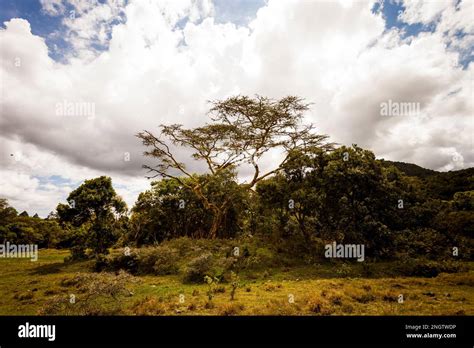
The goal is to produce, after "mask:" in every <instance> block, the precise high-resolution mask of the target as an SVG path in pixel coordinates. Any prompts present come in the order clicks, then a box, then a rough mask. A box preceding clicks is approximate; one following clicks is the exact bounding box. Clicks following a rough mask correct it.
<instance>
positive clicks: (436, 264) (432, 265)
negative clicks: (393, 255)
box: [396, 259, 464, 278]
mask: <svg viewBox="0 0 474 348" xmlns="http://www.w3.org/2000/svg"><path fill="white" fill-rule="evenodd" d="M463 270H464V267H463V266H462V265H461V264H459V263H458V262H455V261H451V260H448V261H430V260H425V259H407V260H404V261H399V262H397V266H396V271H397V272H398V273H400V274H401V275H403V276H409V277H426V278H433V277H436V276H437V275H438V274H440V273H443V272H444V273H457V272H461V271H463Z"/></svg>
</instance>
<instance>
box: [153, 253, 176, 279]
mask: <svg viewBox="0 0 474 348" xmlns="http://www.w3.org/2000/svg"><path fill="white" fill-rule="evenodd" d="M154 256H155V257H154V261H155V262H154V264H153V271H154V273H155V274H158V275H166V274H178V271H179V265H178V260H179V253H178V251H177V250H176V249H171V248H169V247H167V246H162V247H158V248H156V250H155V253H154Z"/></svg>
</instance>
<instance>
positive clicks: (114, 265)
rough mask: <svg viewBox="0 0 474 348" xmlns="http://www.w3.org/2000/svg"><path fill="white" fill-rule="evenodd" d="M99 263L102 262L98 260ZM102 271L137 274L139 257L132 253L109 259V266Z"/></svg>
mask: <svg viewBox="0 0 474 348" xmlns="http://www.w3.org/2000/svg"><path fill="white" fill-rule="evenodd" d="M97 262H102V261H101V260H99V259H98V260H97V261H96V264H97ZM102 270H108V271H120V270H124V271H127V272H129V273H131V274H136V273H137V271H138V255H137V254H134V253H131V254H130V255H125V254H120V255H118V256H116V257H113V258H107V264H106V266H105V267H104V268H103V269H102Z"/></svg>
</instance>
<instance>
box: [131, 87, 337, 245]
mask: <svg viewBox="0 0 474 348" xmlns="http://www.w3.org/2000/svg"><path fill="white" fill-rule="evenodd" d="M211 104H212V107H211V109H210V111H209V116H210V119H211V122H209V123H207V124H205V125H204V126H202V127H197V128H192V129H187V128H184V127H183V125H181V124H172V125H161V126H160V128H161V130H160V135H159V136H155V135H153V134H152V133H151V132H149V131H146V130H145V131H143V132H140V133H138V134H137V137H138V138H140V139H141V140H142V142H143V145H145V146H146V147H148V148H149V149H148V150H147V151H145V152H144V155H146V156H150V157H153V158H156V159H158V164H157V165H156V166H150V165H144V166H143V167H144V168H146V169H148V171H149V173H151V174H150V175H149V176H148V178H155V177H162V178H170V179H173V180H176V181H177V182H179V183H180V185H182V186H185V187H188V188H189V189H191V190H192V191H193V192H194V193H195V194H196V196H197V197H199V199H200V200H201V201H202V202H203V204H204V206H205V207H206V209H209V210H210V211H211V212H212V214H213V221H212V225H211V228H210V231H209V237H210V238H215V237H217V232H218V230H219V227H220V226H221V224H222V221H223V220H224V217H225V215H226V213H227V210H228V207H229V204H230V202H231V200H232V196H231V195H230V196H228V197H227V198H226V199H224V200H223V201H220V202H218V203H217V202H215V201H212V200H211V199H210V198H209V197H208V196H207V195H206V194H205V192H204V191H205V190H204V188H205V186H206V185H207V184H208V181H203V180H198V179H197V177H196V176H195V175H193V174H192V173H190V172H189V171H188V170H187V168H186V166H185V164H184V163H183V162H180V161H179V159H178V158H177V157H176V153H175V152H174V150H172V147H183V148H187V149H190V150H191V151H192V157H193V158H194V159H195V160H198V161H202V162H204V163H205V164H206V165H207V169H208V174H209V175H208V177H209V178H212V177H214V176H219V175H222V174H223V173H224V172H230V173H234V174H235V175H236V174H237V169H238V167H239V165H241V164H250V165H251V166H252V167H253V176H252V178H251V179H250V180H249V181H248V182H245V183H243V184H242V187H243V188H245V189H246V190H250V191H252V190H253V188H254V187H255V185H256V184H257V183H258V182H260V181H261V180H263V179H265V178H266V177H268V176H270V175H272V174H275V173H277V172H279V171H280V170H282V168H283V166H284V164H285V163H286V162H287V161H288V159H289V157H290V154H291V153H292V152H293V151H296V150H298V151H301V152H303V153H304V152H306V151H314V149H316V148H322V149H330V148H332V144H330V143H326V139H327V136H326V135H321V134H316V132H315V127H314V125H313V124H308V125H302V120H303V116H304V112H305V111H307V110H308V109H309V104H307V103H305V102H304V100H303V99H301V98H299V97H296V96H287V97H284V98H282V99H279V100H274V99H270V98H266V97H262V96H258V95H257V96H255V97H254V98H250V97H247V96H235V97H230V98H228V99H225V100H218V101H212V102H211ZM274 149H280V150H283V153H284V155H283V158H282V160H281V161H280V162H279V163H277V164H275V165H274V166H273V167H272V168H270V169H267V170H265V171H263V170H262V166H261V160H262V157H263V155H264V154H266V153H267V152H269V151H270V150H274ZM182 177H187V178H189V180H183V179H182Z"/></svg>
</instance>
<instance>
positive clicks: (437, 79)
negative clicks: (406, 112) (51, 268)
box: [0, 0, 474, 212]
mask: <svg viewBox="0 0 474 348" xmlns="http://www.w3.org/2000/svg"><path fill="white" fill-rule="evenodd" d="M90 3H91V2H82V1H78V0H75V1H72V2H69V4H72V6H74V8H76V9H77V12H78V14H79V15H78V17H77V18H76V20H70V19H69V18H65V19H64V24H65V25H66V27H67V31H66V33H67V34H66V35H67V37H68V39H69V40H71V42H72V43H73V48H74V50H75V52H76V54H75V57H74V55H72V57H71V59H70V60H69V62H68V63H67V64H59V63H56V62H54V61H53V60H52V59H51V58H49V57H48V48H47V46H46V44H45V42H44V39H43V38H40V37H38V36H35V35H33V34H32V33H31V30H30V27H29V24H28V22H27V21H25V20H22V19H12V20H11V21H9V22H7V23H6V29H5V30H1V31H0V36H1V42H2V48H1V49H2V61H1V65H0V69H1V71H0V72H1V74H2V77H3V80H2V81H3V83H4V86H3V87H2V99H1V106H2V113H1V118H0V127H1V133H0V135H1V138H0V139H1V141H2V145H4V144H8V147H5V149H7V148H8V150H7V151H6V153H8V152H14V151H13V150H17V149H21V150H22V151H23V152H24V153H25V156H26V158H28V161H27V162H26V164H24V167H22V171H21V175H17V176H15V174H14V173H16V172H17V171H18V168H17V167H16V166H13V164H12V163H11V158H10V157H9V155H7V156H4V157H2V158H1V164H2V168H4V166H6V167H5V168H6V169H4V171H3V172H2V174H3V183H2V186H1V190H0V196H1V195H6V196H7V197H9V198H10V199H12V200H13V202H14V205H15V206H18V207H28V209H31V211H32V212H33V211H38V212H40V211H41V212H46V211H50V210H52V209H53V208H54V207H55V206H56V204H57V202H58V200H59V199H64V198H65V195H66V194H67V193H68V192H69V191H68V190H70V188H71V187H70V186H68V185H72V184H68V185H63V186H61V185H59V184H57V185H56V186H57V187H58V188H57V190H56V189H54V187H52V186H48V185H46V184H44V183H41V182H39V181H38V179H37V177H49V176H52V175H61V176H62V177H64V178H68V179H70V180H71V181H70V182H71V183H74V184H77V183H78V182H80V181H82V180H84V179H86V178H90V177H94V176H98V175H104V174H105V175H110V176H112V178H113V181H114V184H115V185H116V186H117V187H118V188H117V190H118V191H119V192H120V193H121V194H122V195H123V196H124V197H125V198H126V199H127V201H128V203H129V204H132V203H133V200H134V199H135V197H136V195H137V193H138V192H139V191H141V190H143V189H145V188H146V186H147V181H146V180H145V179H144V178H143V176H144V175H145V173H144V171H143V170H142V169H141V165H142V163H143V162H144V161H147V160H146V159H144V158H143V157H142V156H141V152H142V151H143V147H142V146H141V144H140V142H139V141H138V139H136V138H135V137H134V134H135V133H137V132H139V131H141V130H143V129H148V130H152V131H153V130H157V126H158V125H159V124H160V123H171V122H173V123H184V124H185V125H187V126H196V125H199V124H202V123H203V122H205V121H206V120H207V118H206V116H205V114H206V111H207V108H208V105H207V104H206V101H207V100H212V99H219V98H224V97H227V96H229V95H233V94H237V93H241V94H249V95H253V94H255V93H259V94H263V95H267V96H270V97H280V96H283V95H286V94H297V95H300V96H302V97H304V98H306V99H307V100H308V101H310V102H314V105H313V108H312V111H311V112H310V113H309V114H308V120H310V121H312V122H315V123H316V125H317V126H318V127H319V129H320V131H321V132H324V133H328V134H329V135H330V136H331V140H333V141H338V142H340V143H344V144H351V143H357V144H358V145H360V146H363V147H368V148H370V149H372V150H374V151H375V153H376V155H378V156H379V157H385V158H387V159H392V160H401V161H407V162H415V163H417V164H420V165H422V166H425V167H429V168H433V169H443V170H449V169H456V168H461V167H471V166H472V165H473V163H474V158H473V152H472V131H473V121H472V114H473V109H474V108H473V104H472V98H471V97H472V72H473V65H472V64H471V65H470V66H469V67H468V68H467V69H464V70H463V69H462V68H461V67H460V66H459V64H458V58H459V53H458V51H457V50H455V49H454V48H453V47H451V48H450V47H447V45H446V42H447V41H446V40H448V39H449V40H451V42H455V41H454V40H458V41H456V42H455V43H456V45H458V46H459V47H461V46H462V47H464V48H465V49H469V48H470V47H472V44H469V42H468V41H466V40H469V39H468V38H467V39H466V37H468V35H465V36H464V37H463V38H456V35H455V31H453V32H452V33H451V34H449V35H450V36H449V38H447V36H446V35H448V34H446V30H448V31H449V30H451V29H452V30H454V29H453V28H463V30H464V31H465V32H466V33H468V32H469V30H472V23H471V22H469V21H466V20H465V19H464V18H465V17H464V16H465V15H466V13H468V12H463V13H464V16H461V15H460V13H459V11H469V5H465V3H464V2H462V3H461V4H460V5H458V7H457V8H455V7H454V4H451V5H449V6H448V5H446V6H447V7H445V8H443V10H442V11H441V17H439V16H440V15H439V13H440V11H439V8H435V7H433V8H431V7H430V9H429V11H428V10H427V12H423V14H421V12H420V11H421V9H420V8H419V7H417V6H416V5H413V7H410V6H411V5H410V6H408V7H407V11H408V12H407V14H406V18H405V19H404V20H406V21H413V22H418V21H422V22H423V23H424V22H430V21H432V20H433V18H439V24H438V26H439V27H438V29H437V30H436V31H435V32H433V33H431V32H427V33H423V34H420V35H418V36H417V37H412V38H405V39H404V38H402V35H401V33H400V32H399V31H398V30H390V31H388V32H387V31H386V30H385V23H384V20H383V18H382V16H381V14H376V13H372V12H371V11H370V9H371V8H372V3H369V2H351V3H348V2H319V1H297V2H296V1H269V2H268V4H267V5H266V6H264V7H263V8H261V9H260V10H259V11H258V13H257V16H256V17H255V19H254V20H253V21H252V22H251V23H249V26H248V27H242V26H235V25H234V24H231V23H227V24H219V23H216V22H215V20H214V19H213V17H212V15H213V13H214V10H213V7H212V4H211V3H210V2H207V1H199V2H198V1H171V2H161V1H160V2H155V1H131V2H130V4H128V5H127V6H126V7H125V8H122V7H121V6H119V5H117V4H118V3H117V2H112V1H109V2H107V3H105V4H99V5H97V6H90V5H88V4H90ZM46 8H47V7H46ZM45 10H46V9H45ZM117 14H120V15H121V16H123V18H126V21H118V22H114V20H113V18H115V16H116V15H117ZM185 17H187V18H189V19H190V20H189V21H188V22H187V24H186V25H185V26H184V28H181V27H180V26H177V23H178V22H180V20H182V19H183V18H185ZM96 43H100V44H104V45H106V46H107V45H108V48H107V49H106V50H104V51H100V50H94V49H91V45H93V44H96ZM471 49H472V48H471ZM17 58H20V60H21V65H20V66H19V67H17V66H15V61H16V59H17ZM388 99H391V100H394V101H399V102H409V101H413V102H418V103H420V105H421V115H419V116H417V117H392V118H386V117H383V116H380V103H381V102H384V101H387V100H388ZM64 101H68V102H76V103H80V102H87V103H93V105H94V107H95V112H96V113H95V117H94V118H88V117H84V116H80V115H79V116H74V117H67V116H60V115H56V114H55V110H56V108H55V106H56V104H57V103H61V102H64ZM125 152H129V153H130V156H131V160H130V161H129V162H127V161H124V153H125ZM182 156H183V157H182V158H183V160H185V161H186V162H187V163H188V164H189V165H190V166H191V168H192V170H198V169H199V167H198V166H197V164H196V163H193V161H191V160H190V159H189V158H186V153H185V152H183V153H182ZM454 159H455V160H454ZM273 161H274V160H273ZM271 162H272V160H271V159H269V160H268V163H271ZM53 185H55V184H54V182H53ZM45 188H46V190H45ZM21 209H26V208H21Z"/></svg>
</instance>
